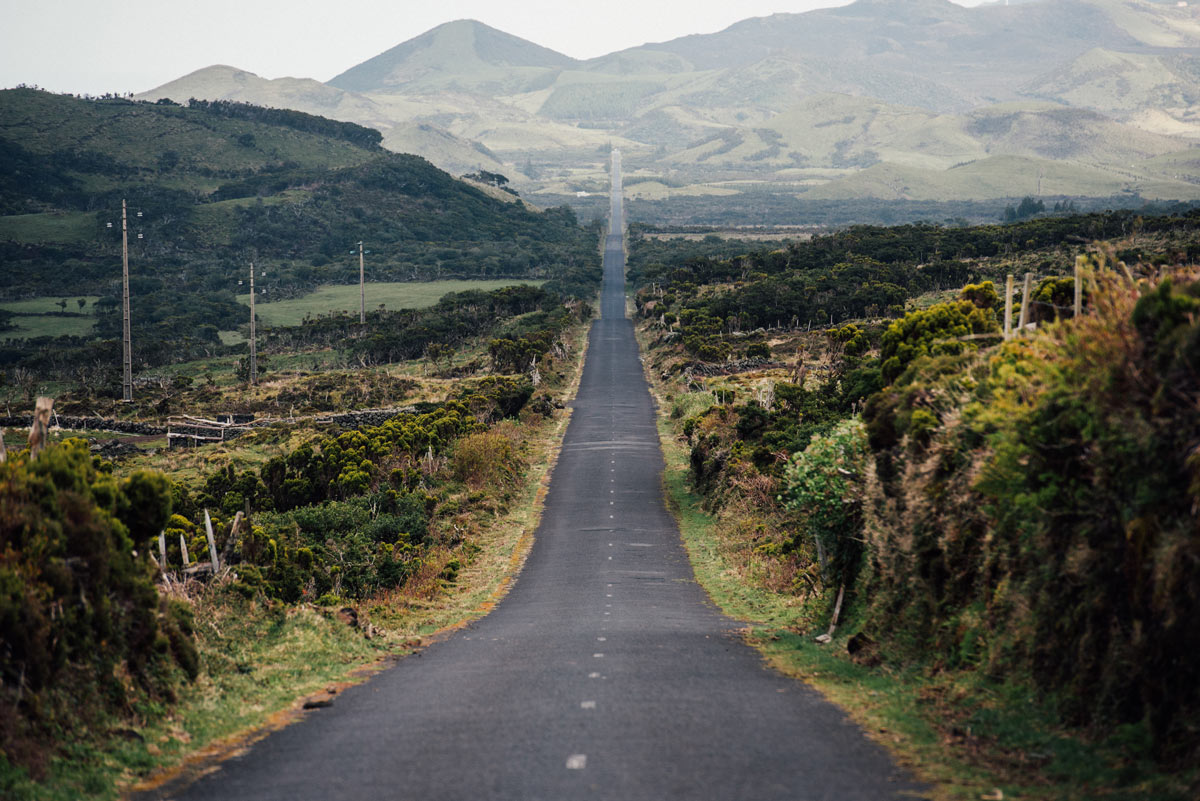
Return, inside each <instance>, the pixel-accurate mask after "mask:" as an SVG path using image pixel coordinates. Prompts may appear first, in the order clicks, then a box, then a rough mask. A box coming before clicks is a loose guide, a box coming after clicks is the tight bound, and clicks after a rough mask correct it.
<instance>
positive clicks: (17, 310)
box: [0, 218, 100, 314]
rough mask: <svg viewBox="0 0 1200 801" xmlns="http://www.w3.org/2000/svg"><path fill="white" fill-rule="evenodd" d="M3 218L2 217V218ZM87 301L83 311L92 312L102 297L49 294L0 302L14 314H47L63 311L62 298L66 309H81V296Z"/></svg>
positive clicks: (1, 305) (1, 306) (2, 306)
mask: <svg viewBox="0 0 1200 801" xmlns="http://www.w3.org/2000/svg"><path fill="white" fill-rule="evenodd" d="M0 219H2V218H0ZM81 297H82V298H83V299H84V300H86V301H87V303H86V304H84V307H83V312H84V313H85V314H90V313H91V312H92V307H93V306H95V305H96V301H98V300H99V299H100V297H99V296H98V295H72V296H69V297H68V296H63V297H56V296H47V297H41V298H26V299H25V300H8V301H4V302H0V309H3V310H4V311H10V312H12V313H13V314H47V313H50V312H57V311H63V310H62V309H61V308H59V306H58V305H57V304H58V302H59V301H60V300H65V301H66V302H67V308H66V311H69V312H77V311H79V298H81Z"/></svg>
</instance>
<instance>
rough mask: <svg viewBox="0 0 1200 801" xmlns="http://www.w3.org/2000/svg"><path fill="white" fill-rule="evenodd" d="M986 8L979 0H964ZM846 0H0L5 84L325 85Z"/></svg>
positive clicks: (592, 51) (601, 43)
mask: <svg viewBox="0 0 1200 801" xmlns="http://www.w3.org/2000/svg"><path fill="white" fill-rule="evenodd" d="M956 1H957V2H960V4H961V5H978V4H979V2H980V0H956ZM847 2H848V0H668V1H666V2H664V1H663V0H606V2H590V3H589V2H582V1H581V0H321V2H313V0H286V2H285V1H284V0H0V88H4V87H12V86H16V85H17V84H21V83H24V84H31V85H33V84H36V85H38V86H41V87H43V88H45V89H50V90H53V91H56V92H74V93H88V94H103V93H105V92H142V91H145V90H147V89H153V88H154V87H156V86H159V85H161V84H164V83H166V82H167V81H170V80H173V79H175V78H178V77H180V76H181V75H185V74H187V73H189V72H191V71H193V70H197V69H200V68H201V67H207V66H209V65H211V64H229V65H231V66H234V67H240V68H241V69H246V70H249V71H250V72H254V73H257V74H258V75H261V76H263V77H264V78H280V77H284V76H293V77H299V78H316V79H317V80H320V81H327V80H329V79H330V78H332V77H333V76H334V75H337V74H338V73H340V72H342V71H343V70H346V69H348V68H350V67H352V66H354V65H355V64H358V63H360V62H362V61H365V60H367V59H368V58H371V57H372V56H375V55H377V54H379V53H381V52H383V51H384V50H387V49H388V48H391V47H393V46H395V45H397V44H400V43H401V42H403V41H405V40H406V39H411V38H412V37H414V36H417V35H419V34H421V33H424V32H425V31H427V30H429V29H430V28H432V27H434V26H435V25H439V24H441V23H443V22H449V21H450V20H455V19H466V18H470V19H477V20H480V21H482V22H485V23H487V24H488V25H491V26H493V27H495V28H499V29H500V30H503V31H506V32H508V33H511V34H514V35H516V36H520V37H522V38H524V39H529V40H530V41H533V42H536V43H538V44H540V45H544V46H545V47H550V48H553V49H554V50H558V51H559V52H561V53H565V54H567V55H569V56H574V57H576V58H590V57H592V56H599V55H603V54H605V53H609V52H612V51H613V50H620V49H623V48H626V47H633V46H635V45H639V44H644V43H646V42H658V41H664V40H666V39H673V38H675V37H677V36H683V35H685V34H689V33H711V32H713V31H718V30H721V29H722V28H725V27H727V26H728V25H730V24H732V23H734V22H737V21H738V20H740V19H745V18H746V17H756V16H764V15H767V14H772V13H775V12H781V11H783V12H798V11H808V10H811V9H814V8H822V7H830V6H838V5H846V3H847Z"/></svg>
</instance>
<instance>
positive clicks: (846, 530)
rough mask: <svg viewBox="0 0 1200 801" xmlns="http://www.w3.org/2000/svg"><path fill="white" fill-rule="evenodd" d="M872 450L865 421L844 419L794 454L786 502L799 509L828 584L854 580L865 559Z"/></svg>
mask: <svg viewBox="0 0 1200 801" xmlns="http://www.w3.org/2000/svg"><path fill="white" fill-rule="evenodd" d="M869 453H870V451H869V449H868V448H867V435H866V430H865V428H864V427H863V424H862V421H860V420H857V419H851V420H846V421H844V422H842V423H839V424H838V425H837V426H836V427H835V428H834V429H833V430H832V431H831V432H830V433H829V434H828V435H826V436H817V437H814V438H813V439H812V441H811V442H810V443H809V445H808V447H807V448H805V449H804V450H803V451H802V452H800V453H797V454H794V455H793V456H792V459H791V461H790V462H789V463H788V466H787V469H786V471H785V482H786V483H785V487H786V489H785V491H784V503H785V505H786V506H787V507H788V508H789V509H792V510H794V511H796V512H797V513H798V514H799V516H800V519H801V525H802V527H803V531H802V532H801V534H800V535H799V536H803V537H806V538H810V539H811V540H812V543H813V546H814V548H815V550H816V553H817V560H818V563H819V564H820V568H821V578H822V580H823V582H824V583H825V585H826V586H827V587H835V586H852V585H853V583H854V579H855V577H856V576H857V574H858V568H859V565H860V563H861V560H862V487H863V484H864V481H865V476H864V471H865V468H866V462H867V457H868V455H869Z"/></svg>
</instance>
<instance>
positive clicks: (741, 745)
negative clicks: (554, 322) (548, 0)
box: [171, 157, 919, 801]
mask: <svg viewBox="0 0 1200 801" xmlns="http://www.w3.org/2000/svg"><path fill="white" fill-rule="evenodd" d="M614 161H615V162H617V164H618V166H619V157H616V158H615V159H614ZM616 175H619V172H617V171H616V170H614V176H616ZM617 184H619V181H618V180H617V179H615V178H614V185H617ZM613 211H614V217H613V219H614V224H613V231H615V233H611V235H610V236H609V237H608V238H607V244H606V251H605V255H604V277H605V281H604V291H603V300H602V317H601V318H600V319H599V320H597V321H596V322H595V323H594V324H593V327H592V331H591V339H590V343H589V346H588V353H587V361H586V364H585V368H584V373H583V378H582V382H581V385H580V388H579V394H578V398H577V400H576V401H575V404H574V414H573V416H572V419H571V422H570V425H569V426H568V429H567V433H566V439H565V441H564V443H563V449H562V453H561V456H560V458H559V461H558V465H557V467H556V469H555V471H554V475H553V478H552V481H551V485H550V489H549V493H548V495H547V498H546V507H545V512H544V514H543V517H542V523H541V526H540V527H539V528H538V530H537V532H536V541H535V544H534V546H533V549H532V552H531V553H530V556H529V559H528V561H527V562H526V565H525V567H524V570H523V571H522V573H521V575H520V577H519V579H518V581H517V582H516V584H515V586H514V587H513V589H512V591H511V592H510V593H509V595H508V596H507V597H506V598H505V599H504V601H503V602H502V603H501V604H500V605H499V606H498V607H497V608H496V609H495V611H493V612H492V613H491V614H490V615H488V616H487V617H486V618H484V619H482V620H480V621H478V622H477V623H475V624H473V625H472V626H470V627H468V628H467V629H464V630H462V631H461V632H459V633H458V634H456V635H455V636H453V637H451V638H449V639H447V640H445V641H443V642H440V643H436V644H434V645H431V646H430V647H429V648H428V649H426V650H425V651H424V652H422V653H421V655H420V656H414V657H409V658H407V659H404V660H402V661H401V662H400V663H399V664H398V665H397V666H396V667H394V668H391V669H389V670H387V671H385V672H383V673H381V674H379V675H378V676H376V677H375V678H373V679H371V680H370V681H368V682H367V683H365V684H362V685H360V686H357V687H354V688H351V689H349V690H347V691H345V692H344V693H342V694H341V695H340V696H338V697H337V700H336V702H335V703H334V705H333V706H332V707H330V708H328V709H319V710H314V711H313V712H311V713H309V714H308V715H307V717H306V718H305V719H304V720H303V721H301V722H299V723H296V724H293V725H291V726H289V727H287V728H285V729H283V730H281V731H279V732H277V733H275V734H273V735H271V736H270V737H268V738H266V739H265V740H263V741H262V742H260V743H258V744H257V745H255V746H254V747H253V748H252V749H251V750H250V751H249V752H248V753H246V754H245V755H243V756H241V757H238V758H235V759H232V760H229V761H227V762H225V763H224V764H223V765H222V767H221V769H220V770H218V771H216V772H215V773H212V774H210V775H208V776H205V777H204V778H202V779H200V780H198V781H197V782H195V783H193V784H192V785H191V786H190V787H187V788H185V789H184V790H182V791H180V792H178V793H175V794H174V795H172V796H171V797H176V798H181V799H263V800H265V799H280V800H281V801H282V800H283V799H286V800H287V801H297V800H298V799H321V800H322V801H326V800H327V799H463V800H464V801H466V800H467V799H469V800H470V801H483V800H484V799H612V800H614V801H634V799H647V801H650V800H652V799H653V800H654V801H659V800H661V799H721V800H731V799H748V800H750V801H768V799H837V800H838V801H851V800H852V799H871V800H872V801H874V800H875V799H890V798H899V797H902V796H901V793H902V792H904V791H908V793H911V792H913V791H914V790H918V789H919V788H917V787H916V786H915V785H913V784H912V783H911V780H910V779H909V778H908V777H907V776H905V775H904V774H903V773H902V772H901V771H900V770H898V769H897V768H896V766H895V765H894V764H893V763H892V762H891V761H890V760H889V758H888V757H887V755H886V754H885V753H884V752H883V750H882V749H880V748H879V747H878V746H876V745H874V744H873V743H871V742H870V741H869V740H867V739H866V738H865V737H864V736H863V734H862V733H861V731H860V730H859V729H858V728H857V727H856V726H854V725H853V724H852V723H850V722H848V721H847V720H846V719H845V718H844V716H843V715H842V714H841V712H840V711H838V710H837V709H836V708H835V707H833V706H831V705H830V704H828V703H825V702H824V701H823V700H822V699H821V698H820V697H819V696H818V695H817V694H816V693H815V692H814V691H812V690H810V689H809V688H807V687H806V686H805V685H803V684H801V683H799V682H796V681H793V680H791V679H788V678H785V677H783V676H781V675H779V674H777V673H775V672H773V671H772V670H770V669H769V668H767V667H766V666H765V665H764V664H763V662H762V661H761V659H760V658H759V656H758V654H757V653H756V652H755V651H753V650H752V649H751V648H749V647H747V646H746V645H744V644H743V643H742V642H741V641H740V639H739V638H738V637H737V635H736V633H735V632H734V629H735V628H736V627H737V625H738V624H737V623H736V622H735V621H732V620H730V619H728V618H726V617H723V616H722V615H721V614H720V613H719V612H718V611H717V610H716V609H715V608H714V607H713V606H712V604H711V603H710V602H709V600H708V598H707V597H706V595H705V594H704V592H703V590H702V589H701V588H700V587H699V586H698V585H697V584H696V583H695V580H694V578H693V575H692V570H691V567H690V565H689V563H688V560H687V556H686V554H685V552H684V550H683V547H682V545H681V543H680V539H679V533H678V529H677V528H676V525H675V523H674V520H673V519H672V518H671V516H670V515H669V514H668V513H667V512H666V510H665V509H664V506H663V500H662V496H661V482H660V476H661V471H662V469H663V460H662V455H661V452H660V450H659V446H658V440H657V436H656V433H655V422H654V409H653V407H652V403H651V398H650V394H649V391H648V389H647V386H646V383H645V380H644V378H643V375H642V369H641V365H640V364H639V360H638V351H637V346H636V344H635V342H634V337H633V327H632V325H631V323H630V321H629V320H627V319H625V314H624V310H625V307H624V290H623V287H624V278H623V271H624V254H623V252H622V244H621V236H620V230H621V228H620V220H621V219H622V217H621V205H620V194H619V191H615V192H614V198H613ZM903 797H905V798H911V797H912V795H909V794H905V795H904V796H903Z"/></svg>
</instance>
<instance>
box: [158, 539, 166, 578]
mask: <svg viewBox="0 0 1200 801" xmlns="http://www.w3.org/2000/svg"><path fill="white" fill-rule="evenodd" d="M158 555H159V556H160V557H162V562H161V564H160V565H159V569H161V570H162V572H163V574H164V575H165V574H166V572H167V532H165V531H160V532H158Z"/></svg>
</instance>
